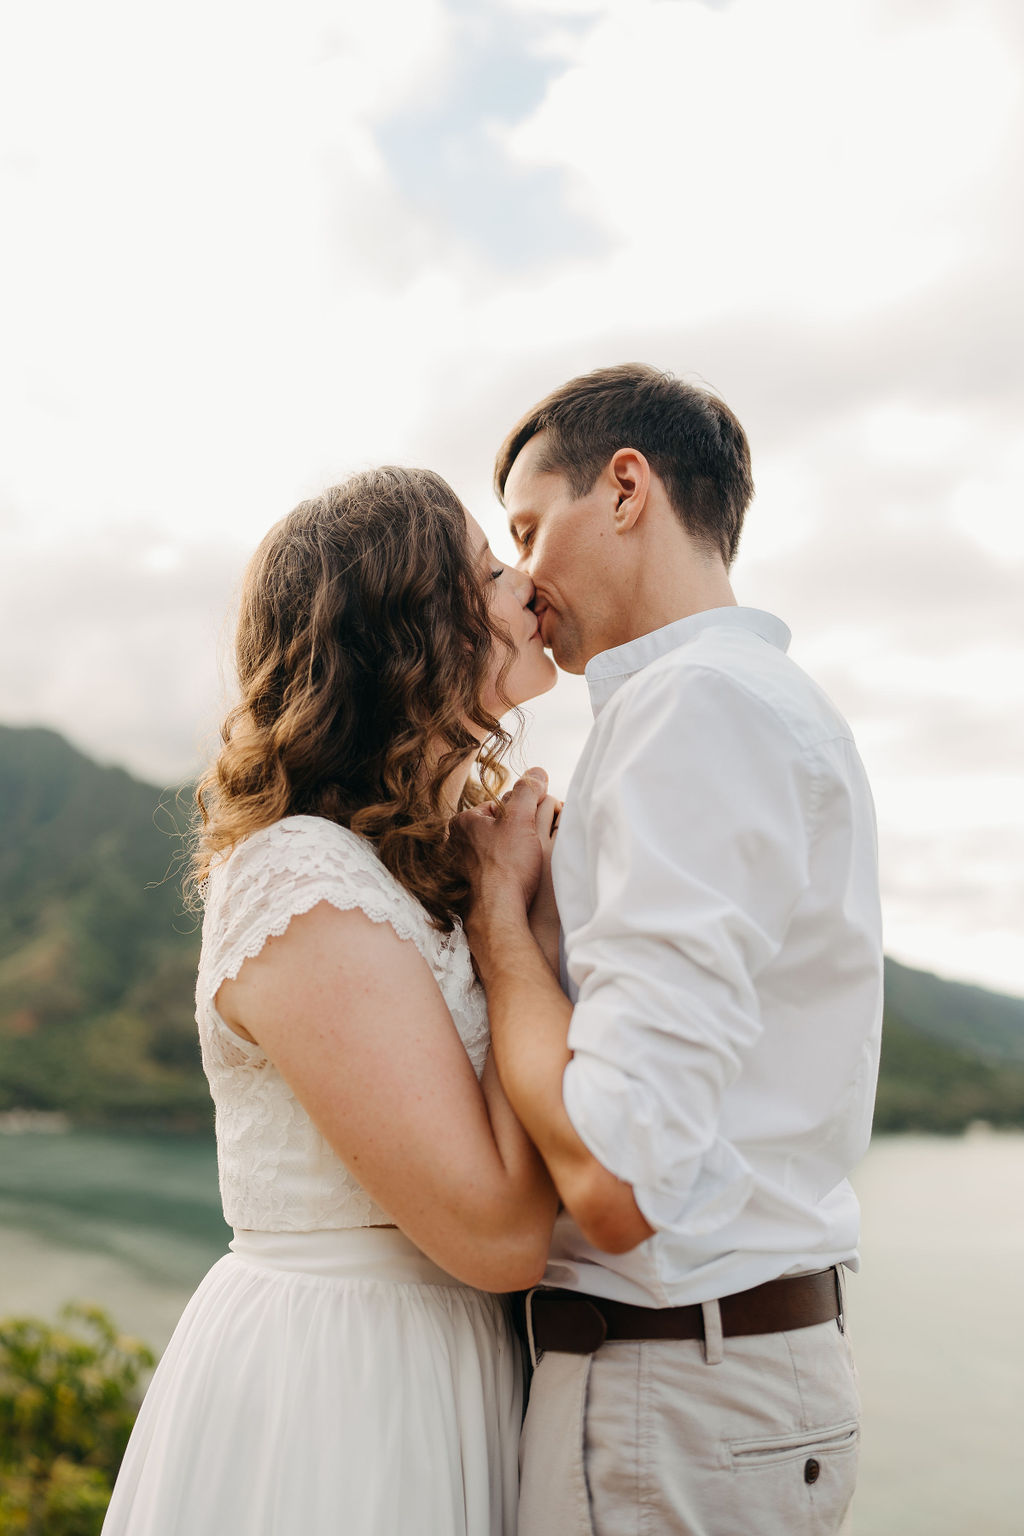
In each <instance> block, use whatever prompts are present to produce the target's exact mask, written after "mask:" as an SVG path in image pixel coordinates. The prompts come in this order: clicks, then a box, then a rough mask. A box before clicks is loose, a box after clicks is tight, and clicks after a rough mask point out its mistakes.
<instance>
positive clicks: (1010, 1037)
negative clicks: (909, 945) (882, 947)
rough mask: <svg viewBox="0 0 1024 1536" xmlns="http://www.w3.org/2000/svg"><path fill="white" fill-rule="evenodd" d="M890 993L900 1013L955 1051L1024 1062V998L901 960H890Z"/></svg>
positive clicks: (892, 1005)
mask: <svg viewBox="0 0 1024 1536" xmlns="http://www.w3.org/2000/svg"><path fill="white" fill-rule="evenodd" d="M885 996H886V1002H887V1004H888V1006H889V1008H890V1009H891V1010H892V1012H893V1014H894V1015H896V1016H898V1017H899V1018H902V1019H904V1020H905V1021H906V1022H907V1023H909V1024H912V1025H913V1026H914V1027H916V1028H919V1029H924V1030H925V1032H926V1033H927V1034H929V1035H932V1036H934V1038H935V1039H936V1040H941V1041H942V1042H943V1043H944V1044H945V1045H949V1046H952V1047H953V1048H954V1049H955V1050H962V1049H964V1048H965V1047H966V1048H967V1049H969V1050H971V1051H972V1052H976V1053H977V1054H978V1055H979V1056H981V1057H982V1058H983V1059H984V1060H986V1061H990V1062H992V1063H1000V1062H1004V1061H1005V1062H1018V1063H1020V1064H1022V1065H1024V998H1020V997H1004V996H1003V995H1002V994H1001V993H999V992H988V991H986V989H985V988H984V987H971V986H967V985H965V984H964V983H963V982H960V981H942V980H940V978H939V977H938V976H933V975H932V974H931V973H930V972H929V971H912V970H911V969H910V967H909V966H906V965H900V964H898V962H897V961H895V960H886V962H885Z"/></svg>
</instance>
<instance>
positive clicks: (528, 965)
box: [471, 906, 653, 1252]
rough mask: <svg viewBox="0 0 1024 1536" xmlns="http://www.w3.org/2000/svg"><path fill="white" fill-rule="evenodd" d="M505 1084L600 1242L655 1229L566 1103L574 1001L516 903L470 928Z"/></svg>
mask: <svg viewBox="0 0 1024 1536" xmlns="http://www.w3.org/2000/svg"><path fill="white" fill-rule="evenodd" d="M471 939H472V942H473V948H474V954H475V957H476V960H477V966H478V969H479V971H480V975H481V979H482V981H483V983H484V987H485V989H486V992H487V1007H488V1013H489V1016H490V1024H491V1040H492V1046H493V1050H494V1054H495V1060H496V1062H497V1066H498V1072H499V1075H500V1077H501V1081H502V1085H503V1087H504V1089H505V1092H506V1094H507V1095H508V1099H509V1102H510V1103H511V1105H512V1107H513V1109H514V1110H515V1112H516V1114H517V1115H518V1116H519V1119H520V1120H521V1122H522V1124H523V1126H524V1128H525V1129H526V1131H527V1134H528V1135H529V1136H530V1138H531V1139H532V1141H533V1142H534V1143H535V1145H536V1146H537V1148H538V1150H539V1152H540V1154H541V1156H542V1157H543V1159H544V1161H545V1163H546V1164H547V1166H548V1170H549V1172H550V1174H551V1177H552V1179H553V1180H554V1182H555V1185H556V1187H557V1189H558V1192H559V1195H560V1196H561V1199H562V1201H563V1203H564V1205H565V1206H566V1208H567V1209H568V1210H569V1212H570V1213H571V1214H572V1215H573V1216H574V1218H575V1219H576V1221H577V1223H578V1224H579V1226H580V1227H581V1229H582V1231H583V1233H584V1236H586V1237H587V1239H588V1240H589V1241H590V1242H592V1243H593V1244H594V1245H595V1247H598V1248H604V1249H606V1250H607V1251H610V1252H624V1251H626V1250H627V1249H629V1248H634V1247H635V1246H636V1245H637V1243H640V1242H643V1241H644V1239H645V1238H647V1237H650V1235H651V1233H652V1230H653V1229H652V1228H651V1227H650V1226H649V1225H648V1223H647V1222H646V1221H645V1220H644V1218H643V1217H642V1216H641V1214H640V1211H639V1209H638V1208H637V1204H636V1201H635V1199H634V1197H633V1191H632V1189H631V1187H630V1186H629V1185H628V1184H624V1183H623V1182H622V1181H621V1180H620V1179H617V1178H616V1177H615V1175H614V1174H612V1173H610V1172H609V1171H608V1169H607V1168H605V1167H604V1166H603V1165H602V1164H601V1163H599V1162H598V1161H597V1159H596V1158H595V1157H594V1156H593V1155H592V1154H591V1153H590V1152H589V1151H588V1149H587V1147H586V1146H585V1145H584V1143H583V1142H582V1140H581V1139H580V1137H579V1135H578V1134H577V1132H576V1130H575V1129H574V1127H573V1125H572V1122H571V1121H570V1119H569V1116H568V1114H567V1112H566V1109H565V1104H564V1102H563V1100H562V1076H563V1073H564V1072H565V1068H566V1065H567V1064H568V1062H569V1060H570V1056H571V1052H570V1051H569V1047H568V1044H567V1036H568V1031H569V1020H570V1018H571V1017H572V1005H571V1004H570V1002H569V1000H568V998H567V997H566V996H565V994H564V992H563V991H562V989H561V987H560V986H559V985H558V982H557V980H556V979H555V977H554V975H553V974H552V971H551V968H550V966H549V965H548V963H547V961H546V960H545V959H544V956H543V954H542V952H541V950H540V949H539V948H538V946H537V944H536V942H535V940H534V938H533V935H532V934H531V932H530V929H529V926H528V924H527V920H526V916H525V914H519V913H518V912H516V911H515V910H514V908H512V909H510V908H503V907H501V906H495V907H492V908H491V909H488V908H487V907H486V906H484V907H481V908H480V909H478V911H477V913H476V914H475V916H474V921H473V924H472V929H471Z"/></svg>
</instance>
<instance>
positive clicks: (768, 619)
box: [585, 607, 790, 718]
mask: <svg viewBox="0 0 1024 1536" xmlns="http://www.w3.org/2000/svg"><path fill="white" fill-rule="evenodd" d="M713 628H725V629H746V630H750V632H751V633H752V634H755V635H759V636H760V637H761V639H762V640H766V641H767V642H768V644H769V645H774V646H777V647H778V649H779V650H780V651H785V650H788V648H789V642H790V632H789V630H788V629H787V628H786V626H785V624H783V622H782V620H781V619H777V618H776V617H775V615H774V614H771V613H765V612H764V611H763V610H762V609H760V608H731V607H730V608H706V609H704V611H703V612H702V613H691V614H688V615H687V617H686V618H685V619H676V620H675V622H674V623H673V624H666V625H665V626H664V628H663V629H655V630H652V631H651V633H650V634H649V635H640V636H639V637H638V639H636V640H628V641H627V642H626V644H625V645H617V646H615V648H614V650H611V651H602V652H601V653H600V655H598V656H593V657H591V659H590V661H588V662H587V665H586V669H585V676H586V679H587V686H588V687H589V689H590V707H591V709H592V710H593V712H594V716H595V718H596V717H597V716H598V715H599V714H600V713H601V711H602V709H603V708H604V706H605V705H606V704H607V703H608V700H609V699H610V698H611V697H612V695H613V694H615V693H616V692H617V691H618V689H619V688H621V687H622V684H623V683H625V682H627V681H628V680H629V678H631V677H633V676H635V674H636V673H637V672H640V671H642V670H643V668H644V667H649V666H650V664H651V662H652V661H657V660H658V658H659V656H667V655H668V653H669V651H674V650H677V649H678V647H679V646H681V645H685V644H686V643H687V641H688V640H692V639H693V638H694V636H695V635H699V634H700V633H701V631H702V630H705V629H713Z"/></svg>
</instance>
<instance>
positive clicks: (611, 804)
mask: <svg viewBox="0 0 1024 1536" xmlns="http://www.w3.org/2000/svg"><path fill="white" fill-rule="evenodd" d="M496 485H497V489H498V493H499V496H500V497H501V498H502V500H503V501H504V504H505V508H506V511H507V513H508V520H509V526H510V529H511V531H512V535H513V538H514V539H515V542H516V546H517V548H518V550H519V551H520V554H521V566H522V569H524V570H525V571H526V572H528V574H529V575H530V577H531V579H532V581H533V583H534V588H535V593H534V599H533V602H534V608H535V612H536V614H537V617H538V620H539V623H540V630H541V635H542V639H543V641H544V643H545V645H546V646H548V647H549V648H550V649H551V651H552V653H553V655H554V658H555V660H556V661H557V662H558V663H559V665H560V666H562V667H563V668H565V669H566V670H567V671H570V672H581V671H585V672H586V676H587V681H588V683H589V686H590V694H591V702H592V705H593V710H594V715H595V723H594V727H593V730H592V731H591V734H590V737H589V739H588V741H587V743H586V746H585V748H584V751H583V755H582V758H581V760H580V763H579V765H578V767H577V769H576V772H575V774H574V777H573V780H572V783H571V786H570V788H569V792H568V796H567V800H566V804H565V808H564V810H563V812H562V814H561V819H560V827H559V831H558V836H557V846H556V848H555V852H554V860H553V874H554V888H555V894H556V897H557V903H558V910H559V914H560V918H561V926H562V936H563V946H564V974H565V979H566V985H567V988H568V991H569V994H570V996H569V997H566V995H565V993H564V992H563V990H562V988H561V986H560V985H559V983H558V981H557V980H556V978H555V976H554V975H553V973H552V971H551V969H550V967H549V966H548V965H547V963H546V962H545V959H544V957H543V954H542V952H541V950H540V949H539V948H538V946H537V944H536V943H535V942H534V939H533V937H532V936H531V932H530V929H529V926H528V922H527V908H528V905H529V903H530V901H531V899H532V898H533V894H534V891H535V889H536V888H537V884H538V881H539V879H540V873H541V860H542V852H541V845H540V842H539V840H538V835H537V814H538V808H539V807H540V805H541V803H542V800H543V797H544V794H545V788H546V784H545V781H544V776H543V774H542V773H540V772H539V771H531V773H530V774H529V775H527V777H526V778H524V779H523V780H521V781H520V783H519V784H518V785H517V786H516V788H515V790H514V791H513V792H512V795H511V797H510V799H509V803H508V813H507V815H506V816H505V817H504V818H503V819H501V820H495V819H493V818H489V817H487V816H485V815H483V814H481V813H469V814H468V816H467V817H465V818H463V821H464V825H465V827H466V830H467V832H468V835H469V836H470V838H471V839H472V842H473V844H474V848H475V851H476V855H477V875H476V880H475V890H474V902H473V907H472V910H471V912H470V914H469V918H468V931H469V936H470V940H471V943H472V946H473V950H474V954H475V957H476V960H477V964H478V967H479V970H480V974H481V977H482V979H483V982H484V985H485V986H486V989H487V995H488V1004H489V1009H490V1015H491V1027H492V1033H493V1042H494V1051H495V1055H496V1059H497V1064H498V1068H499V1071H500V1074H501V1077H502V1081H503V1083H504V1085H505V1088H506V1091H507V1093H508V1096H509V1099H510V1101H511V1102H512V1104H513V1106H514V1108H515V1109H516V1111H517V1113H518V1114H519V1116H520V1118H521V1119H522V1121H523V1124H524V1125H525V1126H526V1128H527V1130H528V1131H529V1133H530V1134H531V1136H532V1137H533V1139H534V1140H535V1142H536V1144H537V1146H538V1147H539V1149H540V1151H541V1153H542V1154H543V1156H544V1159H545V1161H546V1163H547V1165H548V1168H549V1170H550V1172H551V1175H552V1177H553V1179H554V1182H555V1184H556V1185H557V1187H558V1190H559V1193H560V1195H561V1198H562V1202H563V1205H564V1207H565V1209H564V1212H563V1214H562V1215H561V1216H560V1217H559V1220H558V1223H557V1225H556V1228H555V1235H554V1239H553V1245H552V1250H551V1256H550V1262H549V1266H548V1270H547V1274H546V1276H545V1281H544V1287H543V1288H541V1289H539V1290H538V1291H536V1292H534V1293H532V1294H531V1297H530V1300H529V1303H528V1330H529V1334H530V1339H531V1348H532V1351H533V1353H534V1357H535V1359H536V1361H537V1370H536V1372H535V1375H534V1379H533V1386H532V1391H531V1399H530V1406H529V1411H528V1414H527V1419H526V1423H525V1426H524V1431H523V1447H522V1470H523V1483H522V1500H521V1515H520V1533H521V1536H568V1533H570V1532H576V1531H581V1532H582V1531H590V1530H593V1531H594V1532H596V1533H597V1536H626V1533H632V1532H641V1531H643V1532H650V1533H652V1536H653V1533H657V1536H665V1533H669V1532H679V1533H684V1532H685V1533H686V1536H776V1533H777V1536H783V1533H784V1536H801V1533H805V1532H806V1533H810V1532H815V1533H826V1532H834V1531H838V1530H839V1528H840V1526H841V1525H842V1523H843V1519H844V1515H845V1513H846V1511H847V1509H848V1506H849V1503H850V1499H851V1496H852V1491H853V1484H854V1477H855V1469H856V1459H857V1439H858V1413H859V1404H858V1399H857V1392H856V1387H855V1384H854V1378H853V1366H852V1360H851V1357H850V1352H849V1346H848V1342H847V1340H846V1337H845V1333H844V1325H843V1318H842V1294H841V1286H840V1281H839V1274H840V1267H841V1266H842V1265H847V1266H848V1267H850V1268H856V1266H857V1242H858V1225H859V1214H858V1207H857V1202H856V1199H855V1197H854V1195H853V1192H852V1190H851V1189H850V1186H849V1184H848V1182H847V1175H848V1173H849V1171H850V1169H851V1168H852V1167H853V1166H854V1164H855V1163H856V1162H857V1161H858V1160H859V1158H860V1157H861V1156H862V1155H863V1153H864V1151H865V1149H866V1148H867V1144H868V1139H869V1135H870V1126H871V1115H872V1107H873V1098H874V1089H875V1080H876V1075H877V1063H878V1046H879V1031H880V1019H881V986H882V953H881V938H880V921H879V906H878V881H877V864H876V847H875V826H874V815H873V810H872V803H871V797H870V793H869V789H868V785H867V782H866V779H865V775H864V770H863V767H862V765H861V762H860V759H859V757H858V755H857V751H856V748H855V747H854V744H853V741H852V738H851V735H850V731H849V727H848V726H847V725H846V723H845V721H844V720H843V719H842V718H841V716H840V715H839V714H838V713H837V711H836V709H835V708H834V706H833V705H832V704H831V703H830V702H829V700H828V699H827V698H826V697H825V695H824V694H823V693H822V692H821V691H820V689H819V688H817V686H816V685H815V684H814V683H813V682H812V681H811V680H810V679H809V678H808V677H807V676H806V675H805V674H804V673H803V672H802V671H800V669H799V668H798V667H797V666H796V665H795V664H794V663H793V662H792V661H790V660H789V659H788V657H787V655H786V647H787V644H788V641H789V632H788V630H787V629H786V627H785V626H784V625H783V624H782V623H781V622H780V621H779V620H778V619H776V618H773V617H772V616H771V615H769V614H766V613H761V612H759V611H756V610H753V609H747V608H741V607H737V606H736V601H735V598H734V596H733V593H732V590H731V587H730V584H729V576H728V570H729V566H730V564H731V562H732V559H733V557H734V555H735V553H736V547H737V543H738V540H739V535H740V529H741V526H742V521H743V515H744V512H745V509H746V506H747V504H748V502H749V500H750V497H751V495H752V491H753V486H752V482H751V478H750V464H749V452H748V448H747V443H746V439H745V437H744V434H743V431H742V429H741V427H740V425H739V423H738V422H737V420H736V418H735V417H734V416H733V414H732V412H731V411H729V410H728V408H727V407H726V406H725V405H724V404H723V403H722V402H721V401H720V400H718V399H717V398H716V397H715V396H714V395H712V394H711V393H709V392H706V391H704V390H700V389H695V388H692V387H691V386H689V385H687V384H684V383H682V382H680V381H678V380H675V379H673V378H671V377H669V376H666V375H664V374H660V373H658V372H656V371H655V370H653V369H651V368H647V367H642V366H638V365H630V366H624V367H618V368H608V369H602V370H599V371H598V372H595V373H592V374H588V375H587V376H585V377H583V378H580V379H574V380H572V381H571V382H570V383H569V384H566V385H565V386H564V387H563V388H561V389H559V390H556V391H555V392H554V393H553V394H552V395H550V396H548V397H547V399H545V400H543V401H542V402H541V403H540V404H539V405H537V406H535V407H534V409H533V410H532V411H530V412H529V413H528V414H527V415H526V416H525V417H524V418H523V420H522V421H521V422H520V423H519V425H518V426H517V427H516V428H515V429H514V430H513V432H512V433H511V434H510V435H509V437H508V439H507V441H506V443H505V444H504V446H503V448H502V450H501V452H500V453H499V455H498V461H497V470H496ZM544 820H545V818H544V817H543V815H542V817H541V822H542V823H543V822H544ZM570 999H571V1000H570Z"/></svg>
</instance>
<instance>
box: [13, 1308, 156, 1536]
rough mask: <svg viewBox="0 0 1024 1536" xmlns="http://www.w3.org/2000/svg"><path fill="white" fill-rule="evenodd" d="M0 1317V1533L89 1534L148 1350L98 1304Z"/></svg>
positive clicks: (102, 1505)
mask: <svg viewBox="0 0 1024 1536" xmlns="http://www.w3.org/2000/svg"><path fill="white" fill-rule="evenodd" d="M61 1318H62V1321H63V1323H64V1324H65V1326H63V1327H53V1326H51V1325H50V1324H49V1323H45V1322H43V1321H42V1320H41V1319H39V1318H34V1317H15V1318H6V1319H4V1320H2V1321H0V1531H3V1532H5V1533H10V1536H15V1533H18V1536H98V1532H99V1530H100V1527H101V1525H102V1524H103V1516H104V1512H105V1511H106V1508H107V1503H108V1501H109V1499H110V1494H111V1490H112V1488H113V1485H114V1478H115V1477H116V1476H117V1469H118V1467H119V1466H120V1464H121V1457H122V1456H123V1455H124V1448H125V1446H126V1445H127V1443H128V1436H129V1435H130V1434H131V1429H132V1424H133V1422H134V1419H135V1414H136V1412H137V1408H138V1401H137V1389H138V1385H139V1379H140V1377H141V1375H142V1373H143V1372H144V1371H147V1370H149V1369H151V1368H152V1366H153V1365H154V1363H155V1357H154V1355H153V1354H152V1352H151V1351H150V1350H149V1349H147V1348H146V1346H145V1345H144V1344H140V1343H139V1341H138V1340H137V1339H130V1338H126V1337H125V1336H123V1335H121V1334H119V1333H118V1332H117V1329H116V1328H115V1327H114V1324H113V1323H112V1322H111V1320H110V1318H109V1317H108V1316H107V1314H106V1313H105V1312H103V1311H102V1310H101V1309H100V1308H99V1307H91V1306H82V1305H71V1306H68V1307H65V1308H64V1311H63V1312H62V1313H61Z"/></svg>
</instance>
